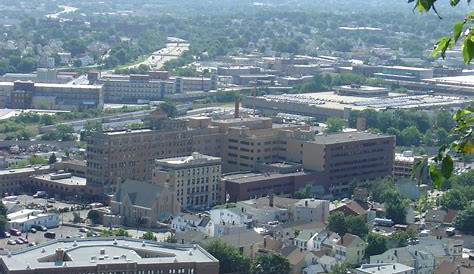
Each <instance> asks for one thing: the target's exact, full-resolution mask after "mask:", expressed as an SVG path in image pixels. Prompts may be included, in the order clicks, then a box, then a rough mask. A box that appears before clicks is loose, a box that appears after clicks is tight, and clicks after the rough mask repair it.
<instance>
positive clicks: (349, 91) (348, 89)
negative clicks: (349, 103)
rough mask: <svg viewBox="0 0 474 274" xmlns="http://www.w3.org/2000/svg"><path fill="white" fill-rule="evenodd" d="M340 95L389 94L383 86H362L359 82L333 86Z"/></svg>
mask: <svg viewBox="0 0 474 274" xmlns="http://www.w3.org/2000/svg"><path fill="white" fill-rule="evenodd" d="M333 89H334V90H335V91H336V94H338V95H348V96H367V97H376V96H386V95H388V89H387V88H383V87H371V86H361V85H357V84H352V85H346V86H338V87H334V88H333Z"/></svg>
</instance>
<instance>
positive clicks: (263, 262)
mask: <svg viewBox="0 0 474 274" xmlns="http://www.w3.org/2000/svg"><path fill="white" fill-rule="evenodd" d="M290 270H291V267H290V263H289V262H288V259H287V258H285V257H283V256H281V255H279V254H271V255H262V256H258V257H257V258H256V259H255V261H254V262H253V264H252V270H251V273H252V274H289V273H290Z"/></svg>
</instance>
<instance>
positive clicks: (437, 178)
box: [430, 165, 444, 189]
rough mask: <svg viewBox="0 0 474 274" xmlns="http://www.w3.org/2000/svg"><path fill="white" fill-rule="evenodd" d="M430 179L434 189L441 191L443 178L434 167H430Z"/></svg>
mask: <svg viewBox="0 0 474 274" xmlns="http://www.w3.org/2000/svg"><path fill="white" fill-rule="evenodd" d="M430 177H431V180H433V184H434V186H435V188H436V189H441V187H442V186H443V182H444V178H443V175H441V173H440V172H439V170H438V168H437V167H436V165H430Z"/></svg>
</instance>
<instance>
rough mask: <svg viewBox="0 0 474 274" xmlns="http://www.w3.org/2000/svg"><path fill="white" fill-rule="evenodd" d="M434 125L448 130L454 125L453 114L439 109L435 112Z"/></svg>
mask: <svg viewBox="0 0 474 274" xmlns="http://www.w3.org/2000/svg"><path fill="white" fill-rule="evenodd" d="M436 125H437V126H438V127H439V128H442V129H444V130H445V131H447V132H449V131H451V129H452V128H453V127H454V126H455V122H454V120H453V115H452V114H450V113H449V112H447V111H440V112H438V113H437V114H436Z"/></svg>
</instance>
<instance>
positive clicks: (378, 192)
mask: <svg viewBox="0 0 474 274" xmlns="http://www.w3.org/2000/svg"><path fill="white" fill-rule="evenodd" d="M369 191H370V197H371V199H372V201H374V202H377V203H383V202H384V201H385V192H387V191H396V189H395V184H394V182H393V179H392V178H390V177H389V178H383V179H380V180H377V181H375V182H373V183H372V184H370V186H369Z"/></svg>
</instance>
